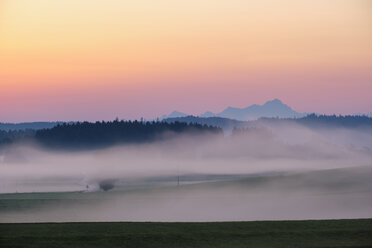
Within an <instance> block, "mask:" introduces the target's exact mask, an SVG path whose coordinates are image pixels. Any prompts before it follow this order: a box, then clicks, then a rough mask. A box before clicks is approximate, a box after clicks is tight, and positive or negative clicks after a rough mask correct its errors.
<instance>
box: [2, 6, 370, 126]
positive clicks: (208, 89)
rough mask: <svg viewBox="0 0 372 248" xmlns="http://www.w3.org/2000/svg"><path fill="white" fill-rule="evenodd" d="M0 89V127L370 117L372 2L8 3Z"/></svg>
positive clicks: (4, 14)
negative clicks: (213, 117)
mask: <svg viewBox="0 0 372 248" xmlns="http://www.w3.org/2000/svg"><path fill="white" fill-rule="evenodd" d="M0 86H1V90H0V121H31V120H97V119H98V120H99V119H113V118H114V117H116V116H119V117H120V118H125V119H131V118H139V117H141V116H144V117H147V118H152V117H156V116H160V115H162V114H164V113H167V112H170V111H172V110H174V109H177V110H179V111H184V112H188V113H191V114H200V113H201V112H204V111H206V110H211V111H217V112H218V111H221V110H222V109H223V108H225V107H226V106H228V105H230V106H236V107H245V106H248V105H250V104H253V103H258V104H260V103H263V102H265V101H266V100H270V99H272V98H280V99H281V100H283V101H284V102H285V103H288V104H289V105H291V106H293V107H294V108H295V109H296V110H298V111H306V112H320V113H345V114H347V113H354V112H372V100H371V99H372V97H370V95H371V94H370V93H371V92H372V3H371V1H370V0H253V1H246V0H228V1H227V0H218V1H216V0H187V1H186V0H179V1H174V0H158V1H152V0H137V1H120V0H115V1H114V0H107V1H101V0H54V1H50V0H32V1H29V0H5V1H4V0H0Z"/></svg>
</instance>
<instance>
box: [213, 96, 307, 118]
mask: <svg viewBox="0 0 372 248" xmlns="http://www.w3.org/2000/svg"><path fill="white" fill-rule="evenodd" d="M216 116H219V117H225V118H230V119H236V120H242V121H248V120H255V119H259V118H261V117H279V118H298V117H303V116H305V114H302V113H298V112H296V111H294V110H293V109H292V108H291V107H289V106H288V105H286V104H284V103H282V101H280V100H279V99H274V100H272V101H268V102H266V103H265V104H263V105H257V104H254V105H251V106H248V107H246V108H233V107H228V108H226V109H225V110H224V111H222V112H220V113H218V114H216Z"/></svg>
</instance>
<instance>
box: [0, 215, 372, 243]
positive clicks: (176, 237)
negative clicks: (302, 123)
mask: <svg viewBox="0 0 372 248" xmlns="http://www.w3.org/2000/svg"><path fill="white" fill-rule="evenodd" d="M0 247H2V248H5V247H13V248H14V247H194V248H195V247H372V219H360V220H319V221H254V222H217V223H138V222H137V223H136V222H133V223H127V222H121V223H119V222H118V223H59V224H58V223H40V224H0Z"/></svg>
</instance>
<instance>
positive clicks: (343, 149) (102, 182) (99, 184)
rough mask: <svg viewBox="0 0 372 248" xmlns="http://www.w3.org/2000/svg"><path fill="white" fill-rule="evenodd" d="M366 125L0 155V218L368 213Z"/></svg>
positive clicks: (371, 201)
mask: <svg viewBox="0 0 372 248" xmlns="http://www.w3.org/2000/svg"><path fill="white" fill-rule="evenodd" d="M371 149H372V132H371V131H370V130H369V129H366V130H356V129H347V128H337V129H327V130H325V129H312V128H307V127H305V126H302V125H295V124H287V125H276V126H275V127H267V126H266V127H256V128H250V129H247V130H240V131H239V130H236V131H235V132H233V133H232V134H230V135H219V134H200V135H188V134H187V133H186V134H180V135H176V136H171V137H170V138H166V139H159V140H157V141H153V142H146V143H142V144H126V145H116V146H113V147H107V148H104V149H94V150H93V149H91V150H76V151H64V150H58V149H49V148H48V147H43V146H40V145H39V144H38V145H36V144H32V143H17V144H14V145H11V146H8V147H6V148H5V149H3V151H2V153H1V155H0V193H1V194H0V222H49V221H57V222H59V221H228V220H264V219H265V220H267V219H320V218H322V219H323V218H369V217H372V207H371V206H372V182H371V180H370V178H371V177H372V152H371Z"/></svg>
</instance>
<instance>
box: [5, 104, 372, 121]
mask: <svg viewBox="0 0 372 248" xmlns="http://www.w3.org/2000/svg"><path fill="white" fill-rule="evenodd" d="M275 101H278V102H279V103H280V104H282V105H286V106H288V107H289V108H291V109H292V110H294V111H296V109H295V108H293V107H292V106H289V105H288V104H286V103H285V102H283V101H282V100H281V99H279V98H274V99H271V100H267V101H265V102H264V103H262V104H251V105H248V106H245V107H242V108H240V107H234V106H226V107H225V108H223V109H222V110H221V111H218V112H211V111H209V110H205V111H203V112H201V113H199V114H190V113H185V112H183V111H179V110H177V109H175V110H173V111H171V112H169V113H164V114H160V115H159V116H156V117H154V118H144V117H139V118H134V119H127V118H121V117H120V116H115V117H113V118H111V119H91V120H83V119H80V120H62V119H55V120H46V119H45V120H31V121H15V122H11V121H2V120H0V123H2V124H22V123H34V122H35V123H36V122H85V121H88V122H96V121H114V120H119V121H136V120H137V121H139V120H141V119H143V120H144V121H154V120H162V119H164V118H178V117H179V116H176V117H169V116H170V115H171V114H173V113H178V114H185V115H186V116H193V117H199V118H209V117H221V116H217V114H219V113H221V112H223V111H224V110H227V109H229V108H233V109H245V108H249V107H252V106H264V105H265V104H267V103H269V102H275ZM205 113H213V114H214V115H216V116H209V117H205V116H202V115H203V114H205ZM298 113H300V114H304V115H305V116H307V115H311V114H315V115H326V116H332V115H336V116H367V117H371V116H370V115H371V114H372V112H367V113H361V112H357V113H352V114H341V113H329V114H327V113H316V112H303V113H301V112H298ZM305 116H300V117H293V118H295V119H296V118H302V117H305ZM261 117H266V116H261ZM222 118H227V119H234V118H229V117H222ZM280 118H288V117H280ZM371 118H372V117H371ZM248 121H249V120H248Z"/></svg>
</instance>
